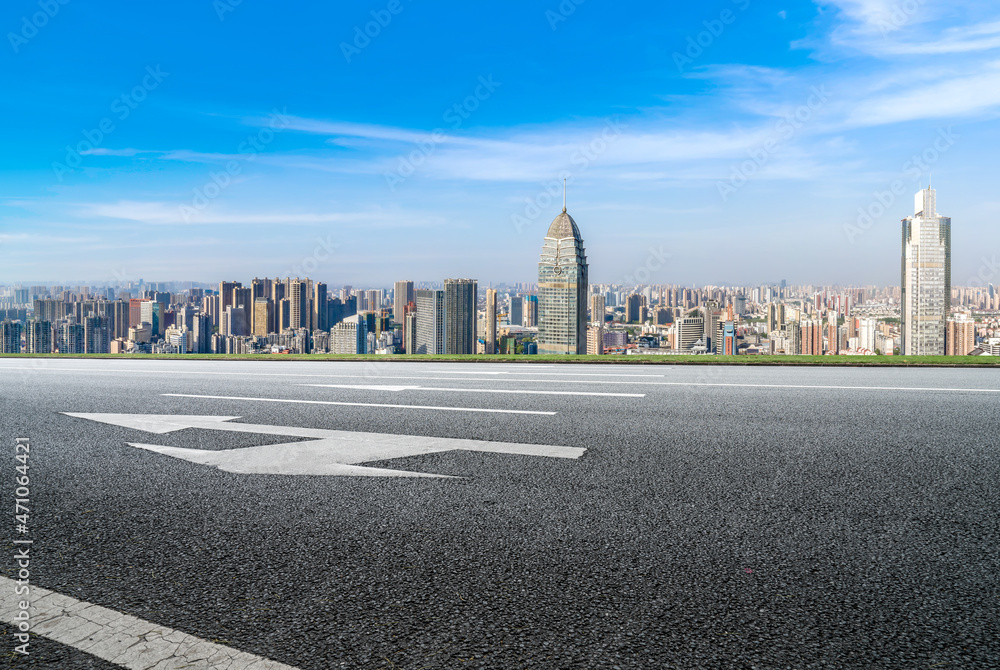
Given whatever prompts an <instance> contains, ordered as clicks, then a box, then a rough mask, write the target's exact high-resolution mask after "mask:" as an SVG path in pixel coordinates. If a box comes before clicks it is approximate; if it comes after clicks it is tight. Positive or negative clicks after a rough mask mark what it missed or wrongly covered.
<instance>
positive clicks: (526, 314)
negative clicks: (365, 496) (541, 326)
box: [521, 295, 538, 328]
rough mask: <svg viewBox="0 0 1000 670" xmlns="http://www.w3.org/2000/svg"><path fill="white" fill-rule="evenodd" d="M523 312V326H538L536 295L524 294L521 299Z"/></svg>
mask: <svg viewBox="0 0 1000 670" xmlns="http://www.w3.org/2000/svg"><path fill="white" fill-rule="evenodd" d="M521 304H522V307H523V310H522V311H523V314H522V315H521V316H522V317H523V318H522V322H521V323H522V324H523V325H524V327H525V328H537V327H538V296H537V295H526V296H524V300H523V301H522V303H521Z"/></svg>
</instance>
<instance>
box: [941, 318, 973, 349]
mask: <svg viewBox="0 0 1000 670" xmlns="http://www.w3.org/2000/svg"><path fill="white" fill-rule="evenodd" d="M946 339H947V346H946V350H945V354H946V355H948V356H967V355H968V354H969V352H970V351H972V350H973V349H975V348H976V322H975V321H974V320H973V319H972V317H971V316H970V315H968V314H956V315H955V316H954V317H953V318H951V319H948V336H947V338H946Z"/></svg>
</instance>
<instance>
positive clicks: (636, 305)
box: [625, 293, 645, 323]
mask: <svg viewBox="0 0 1000 670" xmlns="http://www.w3.org/2000/svg"><path fill="white" fill-rule="evenodd" d="M644 301H645V298H644V297H643V296H641V295H639V294H638V293H629V294H628V297H627V298H625V323H639V310H640V308H641V307H642V304H643V302H644Z"/></svg>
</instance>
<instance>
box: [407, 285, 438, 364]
mask: <svg viewBox="0 0 1000 670" xmlns="http://www.w3.org/2000/svg"><path fill="white" fill-rule="evenodd" d="M414 294H415V297H416V303H417V327H416V335H415V336H414V344H415V346H414V349H413V351H407V353H409V354H443V353H444V291H438V290H431V289H419V290H417V291H414Z"/></svg>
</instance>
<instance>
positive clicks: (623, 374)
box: [431, 366, 666, 378]
mask: <svg viewBox="0 0 1000 670" xmlns="http://www.w3.org/2000/svg"><path fill="white" fill-rule="evenodd" d="M532 367H534V366H532ZM431 372H436V373H438V374H449V375H551V376H554V377H654V378H655V377H666V375H637V374H633V373H629V372H621V373H619V372H614V373H608V372H536V371H534V370H532V371H530V372H521V371H520V370H517V371H515V370H500V371H496V372H492V371H485V370H432V371H431Z"/></svg>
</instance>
